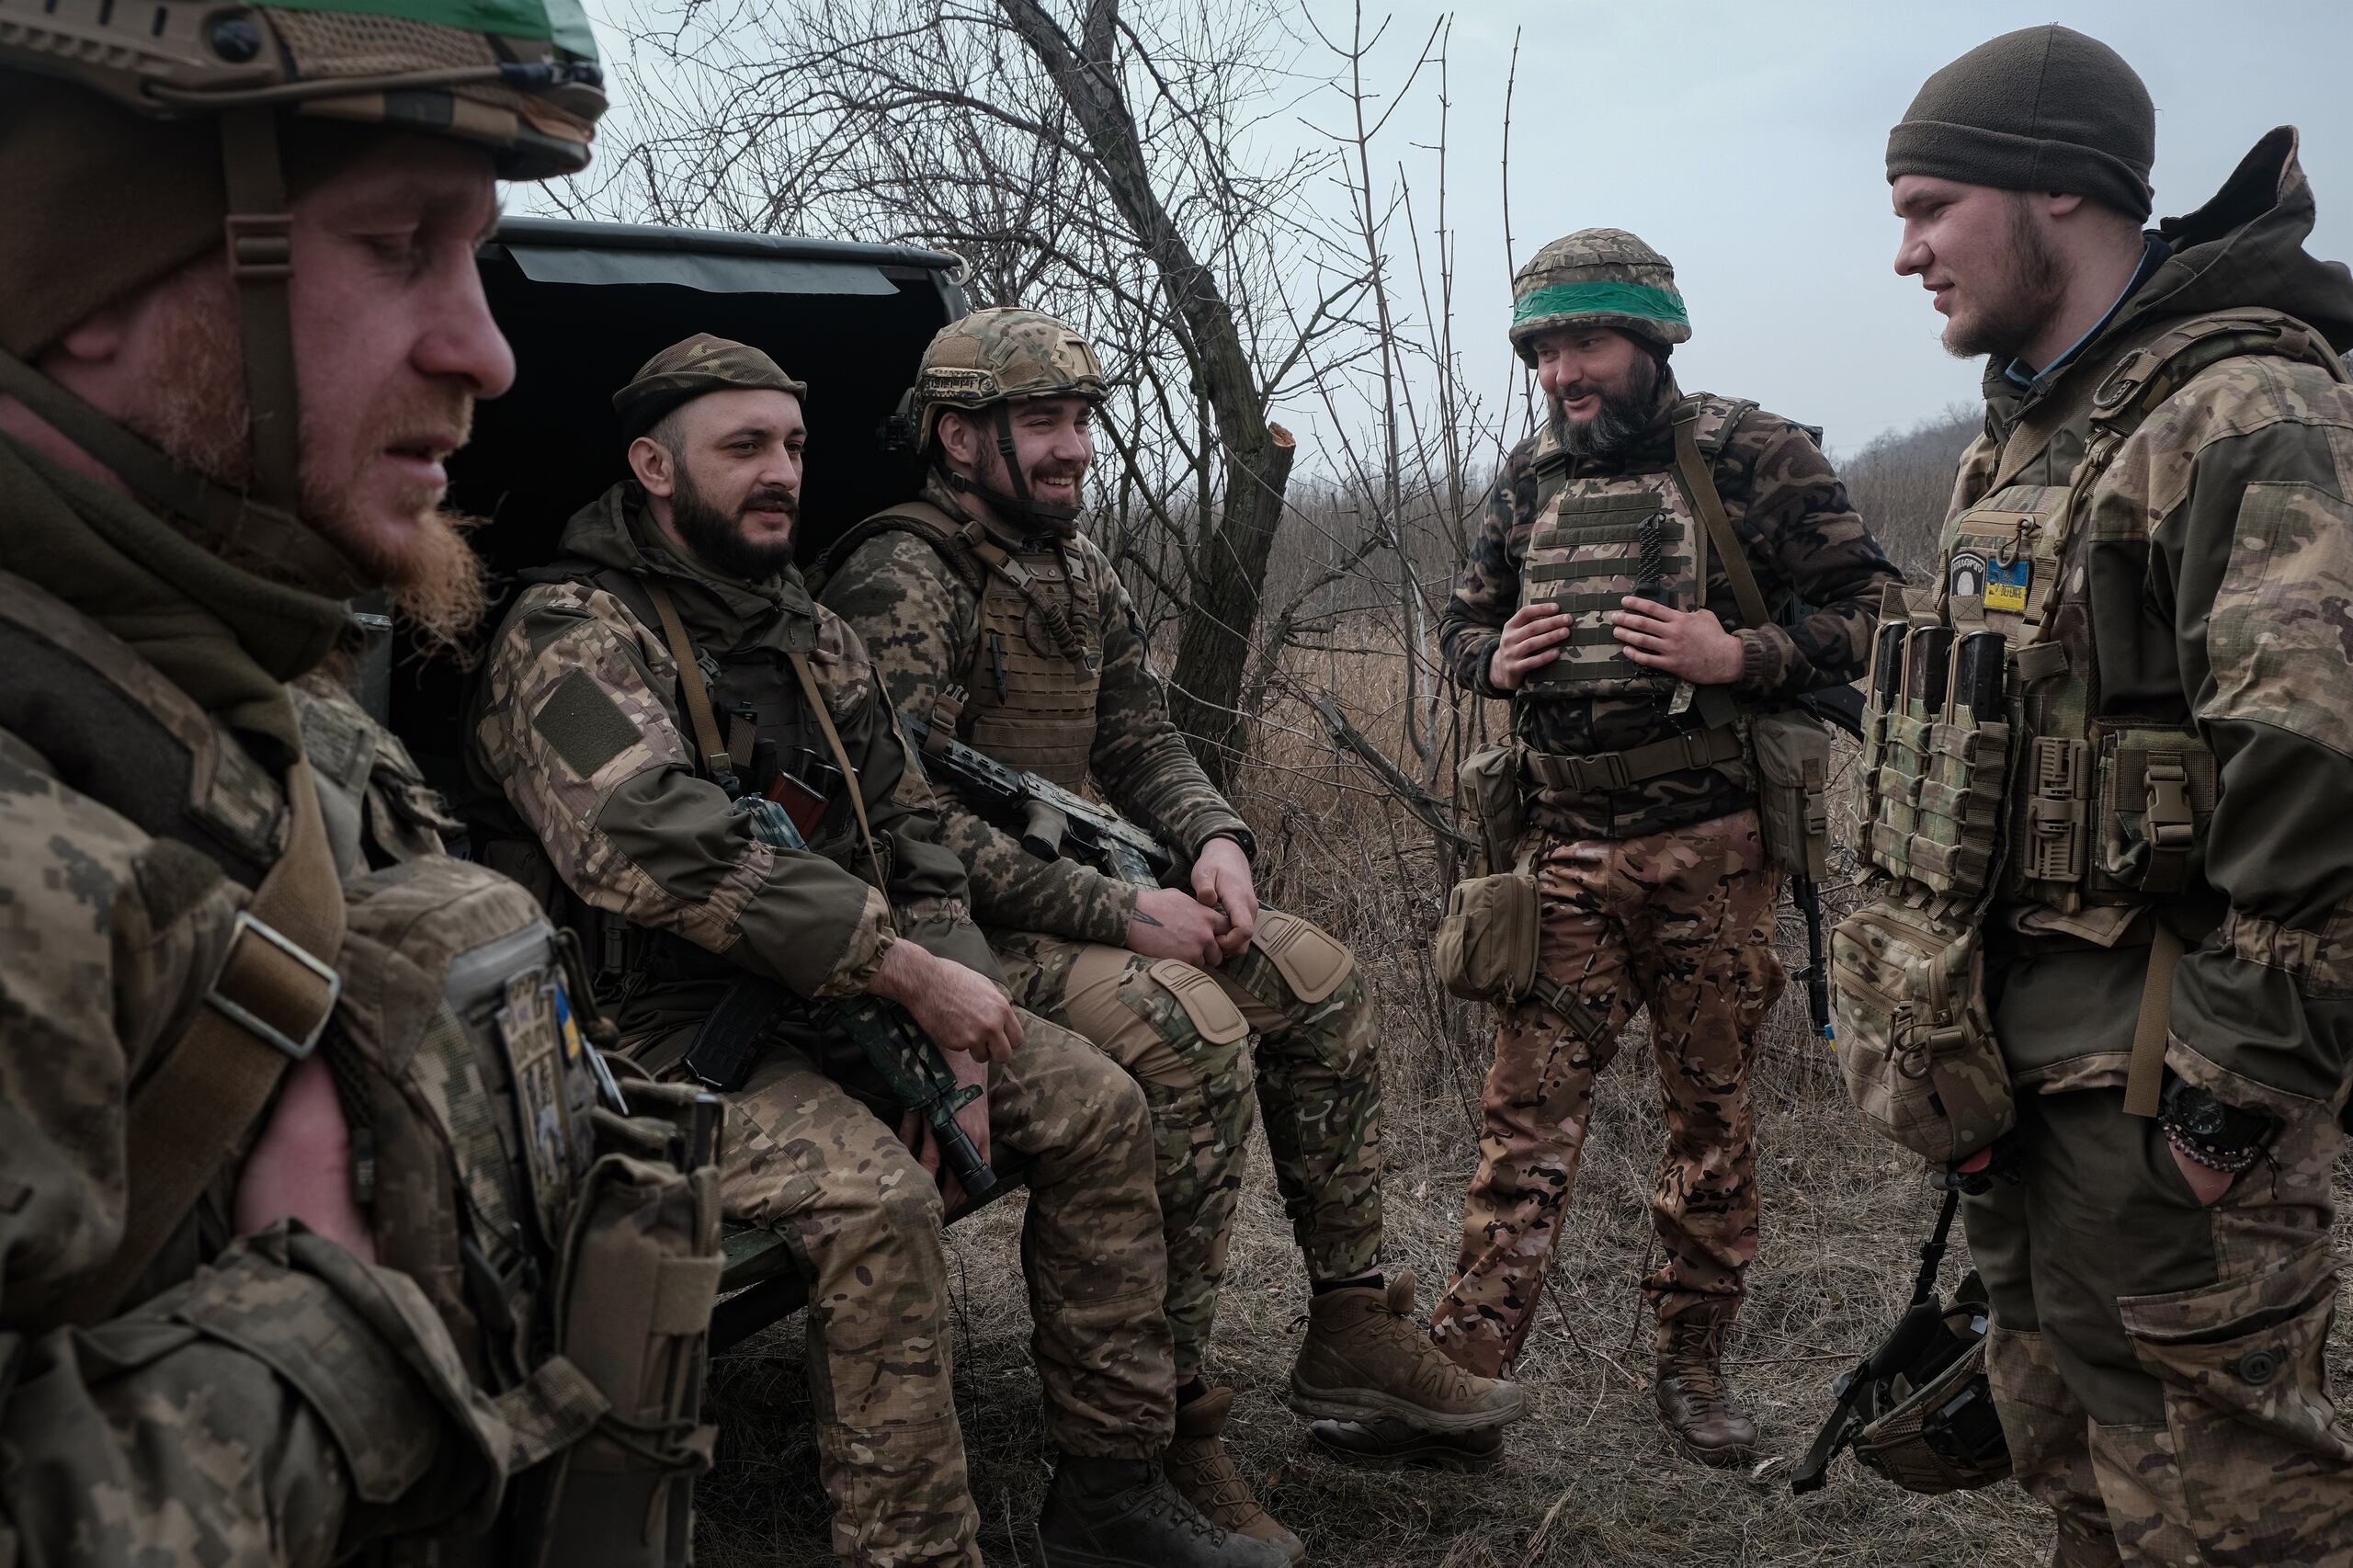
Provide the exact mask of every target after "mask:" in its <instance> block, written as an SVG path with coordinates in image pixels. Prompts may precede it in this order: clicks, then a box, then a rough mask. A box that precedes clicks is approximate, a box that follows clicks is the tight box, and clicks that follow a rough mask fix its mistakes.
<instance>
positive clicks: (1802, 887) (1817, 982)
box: [1790, 686, 1863, 1042]
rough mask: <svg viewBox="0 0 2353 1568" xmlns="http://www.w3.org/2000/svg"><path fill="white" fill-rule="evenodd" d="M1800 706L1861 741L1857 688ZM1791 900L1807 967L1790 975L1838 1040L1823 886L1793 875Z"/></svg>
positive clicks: (1820, 1028)
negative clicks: (1824, 936)
mask: <svg viewBox="0 0 2353 1568" xmlns="http://www.w3.org/2000/svg"><path fill="white" fill-rule="evenodd" d="M1798 706H1800V707H1801V708H1803V709H1805V710H1807V711H1808V712H1810V713H1812V714H1813V716H1814V717H1815V718H1817V719H1820V720H1823V721H1824V722H1826V723H1829V724H1832V725H1834V726H1836V728H1838V729H1841V730H1844V731H1846V732H1847V733H1848V734H1850V735H1852V736H1854V737H1855V739H1857V740H1861V739H1862V738H1863V694H1862V693H1861V692H1860V691H1859V690H1857V689H1856V688H1855V687H1851V686H1833V687H1824V688H1823V689H1822V690H1820V691H1809V692H1807V693H1806V694H1805V695H1804V696H1802V697H1801V698H1799V699H1798ZM1790 903H1792V904H1794V905H1796V907H1797V912H1798V914H1799V915H1802V916H1803V917H1804V919H1805V967H1804V968H1803V969H1802V970H1800V971H1798V972H1797V973H1796V974H1794V975H1792V976H1790V978H1791V979H1793V980H1800V981H1803V982H1804V983H1805V1010H1806V1014H1807V1016H1808V1017H1811V1018H1812V1019H1813V1028H1814V1032H1815V1033H1817V1034H1819V1035H1821V1036H1822V1038H1823V1039H1824V1040H1831V1041H1833V1042H1835V1041H1836V1040H1837V1038H1838V1031H1837V1029H1836V1027H1835V1026H1834V1025H1833V1024H1832V1023H1831V1021H1830V962H1829V957H1828V955H1827V953H1825V952H1824V945H1823V940H1822V888H1821V886H1820V884H1818V883H1816V882H1815V881H1814V880H1813V878H1812V877H1791V878H1790Z"/></svg>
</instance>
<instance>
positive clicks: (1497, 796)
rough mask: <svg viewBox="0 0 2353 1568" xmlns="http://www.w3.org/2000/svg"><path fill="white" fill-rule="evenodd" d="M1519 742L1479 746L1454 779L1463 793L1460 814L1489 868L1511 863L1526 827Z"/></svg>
mask: <svg viewBox="0 0 2353 1568" xmlns="http://www.w3.org/2000/svg"><path fill="white" fill-rule="evenodd" d="M1521 749H1522V748H1521V746H1520V744H1519V743H1518V741H1498V742H1496V743H1495V744H1492V745H1483V746H1481V747H1480V748H1479V749H1478V750H1477V751H1474V752H1472V754H1471V755H1470V756H1466V757H1464V758H1463V759H1462V765H1461V767H1459V768H1458V769H1456V771H1455V780H1456V782H1457V783H1458V784H1459V785H1460V786H1461V790H1462V811H1463V814H1464V815H1466V816H1468V817H1469V818H1470V819H1471V821H1472V827H1473V829H1474V830H1475V832H1476V835H1477V837H1478V841H1479V846H1480V850H1481V852H1482V853H1483V855H1484V857H1485V863H1486V867H1487V869H1490V870H1492V869H1495V867H1497V866H1508V865H1510V864H1511V863H1512V858H1513V853H1514V851H1515V849H1516V848H1517V847H1518V844H1519V835H1520V833H1521V831H1522V830H1523V829H1524V827H1525V826H1526V824H1527V814H1526V807H1525V805H1524V804H1523V801H1524V797H1523V796H1522V795H1521V793H1520V788H1519V758H1520V752H1521Z"/></svg>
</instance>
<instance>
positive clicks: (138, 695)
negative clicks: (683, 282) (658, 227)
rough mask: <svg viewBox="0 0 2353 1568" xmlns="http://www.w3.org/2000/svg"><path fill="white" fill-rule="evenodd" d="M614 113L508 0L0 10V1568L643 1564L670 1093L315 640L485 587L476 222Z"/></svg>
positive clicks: (661, 1457)
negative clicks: (465, 497) (1, 1368)
mask: <svg viewBox="0 0 2353 1568" xmlns="http://www.w3.org/2000/svg"><path fill="white" fill-rule="evenodd" d="M601 108H603V98H602V97H601V95H600V94H599V93H598V92H597V88H596V85H595V54H594V49H593V45H592V44H591V43H590V41H589V40H588V38H587V34H586V29H585V27H583V26H582V25H580V23H579V22H578V19H577V16H576V14H575V13H572V12H570V11H569V10H565V11H563V12H556V11H552V10H550V9H547V8H543V7H541V6H537V5H535V4H533V3H531V0H519V3H515V4H500V5H497V6H487V5H485V6H473V5H471V4H467V3H465V0H335V4H333V5H332V6H311V5H306V4H302V3H301V0H296V3H295V4H291V5H288V6H259V7H254V8H250V9H248V8H242V7H237V6H215V5H210V4H199V3H195V0H156V3H154V4H149V5H143V6H137V7H130V6H113V5H109V4H106V3H104V0H58V3H57V4H54V5H49V6H42V7H39V8H36V9H35V10H33V11H29V12H26V13H24V14H21V15H19V14H18V13H17V11H16V10H15V9H11V11H10V12H9V14H8V16H7V18H6V20H5V21H0V205H5V207H6V210H7V211H8V213H9V215H10V218H11V222H9V223H7V224H6V226H5V230H0V297H5V298H6V300H7V301H8V308H7V310H6V312H0V318H4V319H0V670H5V671H6V675H5V676H0V843H5V845H6V846H7V847H6V852H5V853H0V906H5V907H6V908H7V909H8V910H9V911H10V912H11V915H10V922H11V934H10V937H9V938H8V940H7V941H6V942H5V943H0V993H5V994H6V996H7V998H8V1005H7V1006H6V1009H0V1085H5V1088H0V1192H6V1193H8V1194H10V1195H12V1197H11V1199H10V1200H9V1201H8V1202H6V1203H5V1204H0V1256H6V1258H7V1259H8V1262H7V1266H6V1270H7V1286H6V1301H5V1304H0V1364H5V1365H6V1367H7V1368H8V1369H9V1372H8V1375H7V1376H6V1379H5V1380H0V1452H6V1454H7V1455H8V1456H9V1461H8V1463H7V1464H6V1465H5V1466H0V1560H6V1561H9V1562H28V1563H31V1562H64V1561H69V1560H70V1561H74V1562H92V1563H98V1564H129V1563H134V1562H136V1563H153V1562H172V1563H190V1564H194V1563H231V1562H234V1563H246V1562H254V1563H259V1562H289V1563H324V1562H333V1561H342V1560H346V1559H349V1558H352V1557H355V1556H360V1555H365V1556H368V1557H369V1558H371V1559H373V1558H385V1559H396V1560H402V1561H408V1560H418V1561H422V1560H424V1559H426V1557H428V1556H429V1557H430V1558H431V1559H432V1560H434V1561H437V1562H451V1563H472V1562H481V1563H490V1562H512V1561H517V1560H531V1561H560V1562H584V1563H590V1564H608V1565H620V1564H628V1565H631V1568H657V1565H664V1564H673V1563H683V1562H685V1560H686V1557H687V1552H688V1543H689V1541H690V1540H691V1533H692V1517H691V1507H690V1506H689V1505H690V1496H691V1485H692V1482H693V1478H694V1476H695V1474H696V1473H697V1472H698V1471H699V1469H700V1468H701V1467H702V1465H703V1463H704V1462H705V1458H704V1456H706V1455H707V1454H708V1452H709V1449H708V1446H707V1445H708V1442H709V1434H708V1431H707V1429H702V1428H699V1426H698V1410H699V1389H700V1384H701V1365H702V1360H703V1357H702V1337H703V1333H704V1330H705V1327H706V1325H707V1323H708V1319H709V1312H710V1301H711V1295H712V1286H713V1284H714V1282H715V1279H716V1274H717V1266H718V1257H717V1253H718V1224H719V1215H718V1206H717V1202H716V1198H715V1193H714V1192H713V1190H712V1185H711V1173H710V1170H709V1168H708V1155H707V1153H703V1152H702V1151H701V1150H700V1148H699V1144H700V1143H701V1142H706V1141H707V1140H703V1139H698V1138H696V1137H694V1136H693V1135H692V1133H693V1130H694V1129H695V1128H696V1127H698V1126H700V1127H703V1128H704V1129H705V1131H708V1123H707V1121H706V1120H704V1119H699V1117H698V1116H697V1114H696V1113H695V1112H694V1110H693V1109H692V1108H691V1106H690V1104H689V1098H690V1096H677V1095H675V1094H670V1093H667V1092H665V1091H662V1090H659V1089H657V1088H654V1087H653V1086H650V1085H632V1088H631V1093H630V1095H629V1096H628V1097H627V1099H626V1100H624V1099H623V1097H622V1096H621V1094H620V1089H619V1087H618V1085H615V1084H614V1083H613V1082H612V1080H611V1079H610V1078H609V1077H607V1076H604V1075H602V1074H599V1072H598V1071H597V1046H598V1044H599V1043H601V1042H602V1041H603V1040H606V1039H607V1038H608V1037H607V1036H606V1035H605V1033H604V1029H603V1028H602V1025H601V1021H600V1020H599V1019H598V1017H597V1014H596V1012H595V1009H594V1007H593V1006H592V1005H591V1004H590V1001H589V997H588V995H587V993H586V992H585V989H584V988H582V987H581V986H580V985H579V984H578V983H576V980H577V971H576V968H575V966H574V965H573V964H572V962H571V961H570V960H569V959H568V957H567V952H568V949H567V948H566V946H565V944H564V943H563V941H562V940H561V939H560V938H559V937H558V935H557V933H556V932H555V930H554V928H553V927H552V926H551V924H550V923H549V922H548V920H547V919H546V917H545V915H544V914H543V913H542V912H541V911H540V907H539V905H538V904H537V903H536V902H535V901H534V900H533V899H532V898H531V897H530V896H529V894H528V893H526V892H524V890H523V889H521V888H520V887H518V886H517V885H516V884H515V883H513V882H511V881H507V880H506V879H505V878H503V877H500V876H497V875H495V874H494V873H492V872H490V871H487V870H484V869H481V868H479V867H477V866H474V865H472V864H470V863H469V862H467V861H465V860H462V859H460V858H455V857H452V856H450V855H448V854H446V853H445V852H444V851H443V848H442V841H443V835H445V834H448V833H451V832H454V831H455V829H456V824H454V823H451V822H450V821H449V819H448V818H447V817H446V816H445V814H444V813H443V812H442V810H441V808H440V806H439V803H438V798H437V797H436V796H435V795H434V793H433V791H432V790H430V789H428V788H427V787H426V784H425V782H424V779H423V778H422V776H421V775H420V773H419V772H418V769H417V767H416V765H415V762H414V761H413V760H412V759H411V758H410V757H409V756H408V755H407V753H406V752H405V751H404V749H403V747H402V746H401V744H399V742H397V741H396V740H394V739H393V738H392V736H391V735H390V734H388V733H385V732H384V731H383V730H382V729H381V728H380V727H379V726H378V725H377V724H376V723H375V722H373V721H372V720H370V719H369V717H368V716H367V715H366V714H364V713H363V712H361V711H360V710H359V709H358V707H357V705H356V704H354V703H353V702H352V701H351V699H349V697H348V696H347V694H346V692H345V691H344V689H343V687H342V685H341V683H340V681H339V680H338V679H337V678H335V675H334V673H333V666H334V663H335V661H338V660H347V659H348V658H349V657H350V656H351V655H352V654H353V653H355V651H356V647H357V644H358V638H359V632H358V626H357V623H356V622H355V620H354V619H353V618H352V617H351V616H350V614H349V613H348V611H347V605H346V603H345V602H344V601H345V600H346V598H347V597H348V596H349V595H351V594H353V593H355V592H357V591H359V590H361V589H369V588H387V589H389V590H390V591H391V593H392V597H393V599H394V602H395V603H396V604H397V605H399V606H400V607H402V608H404V609H405V610H406V611H407V612H408V613H409V616H410V619H411V620H412V622H413V623H414V624H415V625H416V626H417V627H419V628H420V629H421V630H424V631H428V632H436V633H439V634H442V635H453V634H456V633H457V632H459V631H462V630H463V629H464V628H465V627H466V626H467V625H468V624H469V623H470V621H471V620H472V617H473V614H474V612H475V611H476V610H477V609H478V608H479V605H480V602H481V600H480V593H481V589H480V585H479V580H478V578H479V572H478V567H477V564H476V562H474V560H473V558H472V554H471V553H470V552H469V551H467V550H466V548H465V544H464V540H463V538H462V536H461V534H460V531H459V530H458V529H457V528H455V527H454V526H453V525H452V524H451V522H450V521H449V519H448V518H446V517H442V516H441V515H440V512H439V503H440V500H441V494H442V490H443V487H444V483H445V480H446V476H445V474H444V473H443V470H442V463H443V460H445V459H446V458H447V457H448V456H449V452H450V451H451V450H453V449H455V448H456V447H458V446H459V445H460V444H461V443H462V442H463V441H464V439H465V437H466V435H467V431H468V427H469V425H470V423H471V419H472V403H473V401H474V399H476V398H478V397H493V396H496V395H498V394H499V393H501V392H504V391H506V388H507V386H508V385H509V383H510V382H511V381H512V380H513V379H514V374H515V368H514V361H513V356H512V354H511V352H510V351H509V349H508V347H507V345H506V341H505V339H504V338H503V337H502V336H501V335H499V333H498V330H497V328H496V326H495V325H494V324H493V322H492V321H491V318H490V314H489V310H488V306H487V302H486V301H485V300H484V298H483V289H482V284H481V280H480V276H479V273H478V271H477V270H476V266H475V259H474V253H475V251H476V249H477V247H478V245H479V243H480V240H481V238H482V236H483V233H485V232H486V231H487V229H488V228H489V226H490V225H491V224H492V222H494V218H495V214H496V181H497V179H498V178H499V177H501V176H506V177H513V178H537V177H540V176H546V175H549V174H552V173H558V172H564V171H569V170H572V169H576V168H578V167H580V166H581V165H583V164H585V161H586V158H587V152H588V142H589V137H590V134H591V127H592V124H593V122H594V120H595V119H596V117H597V113H598V111H599V110H601ZM298 404H299V406H298ZM674 1146H675V1147H676V1148H678V1149H680V1150H681V1151H682V1152H683V1153H682V1158H681V1160H680V1162H679V1163H678V1164H676V1165H674V1164H673V1163H672V1162H671V1160H670V1159H669V1158H668V1157H667V1156H666V1155H665V1153H664V1151H665V1150H668V1149H670V1148H672V1147H674Z"/></svg>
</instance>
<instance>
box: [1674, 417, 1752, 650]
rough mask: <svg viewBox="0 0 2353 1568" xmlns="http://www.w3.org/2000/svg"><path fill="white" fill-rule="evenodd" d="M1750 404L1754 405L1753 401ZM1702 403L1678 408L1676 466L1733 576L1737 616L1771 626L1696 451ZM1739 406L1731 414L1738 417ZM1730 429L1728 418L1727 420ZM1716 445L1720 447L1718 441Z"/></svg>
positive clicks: (1702, 575) (1711, 473) (1702, 577)
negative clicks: (1738, 611) (1738, 613)
mask: <svg viewBox="0 0 2353 1568" xmlns="http://www.w3.org/2000/svg"><path fill="white" fill-rule="evenodd" d="M1751 406H1754V405H1753V404H1752V405H1751ZM1702 407H1703V405H1702V404H1701V403H1699V402H1698V401H1697V400H1695V401H1694V402H1693V403H1690V404H1689V405H1688V408H1687V409H1684V410H1679V411H1678V412H1677V415H1676V420H1675V466H1676V468H1677V471H1679V472H1681V474H1682V476H1683V489H1684V492H1685V493H1686V494H1688V495H1689V496H1690V497H1691V505H1692V506H1694V507H1696V508H1698V510H1699V520H1700V521H1701V522H1703V523H1705V524H1706V525H1707V527H1708V537H1709V538H1710V539H1711V540H1713V541H1714V542H1715V547H1716V553H1717V554H1718V555H1719V556H1721V557H1722V558H1723V563H1724V575H1725V576H1726V577H1728V578H1730V579H1731V580H1732V597H1733V600H1734V601H1735V602H1736V603H1738V604H1739V606H1740V618H1741V619H1742V620H1744V621H1745V622H1747V623H1748V624H1749V625H1750V626H1753V627H1764V626H1770V625H1771V624H1772V623H1773V617H1772V614H1771V612H1770V611H1768V609H1767V608H1765V596H1764V594H1763V593H1762V592H1760V591H1759V590H1758V588H1757V586H1756V574H1755V573H1754V572H1751V571H1750V570H1749V569H1748V553H1747V551H1744V550H1743V549H1742V548H1741V545H1740V536H1739V535H1738V534H1735V533H1734V532H1733V528H1732V519H1731V518H1729V517H1725V516H1724V502H1723V497H1722V495H1720V494H1717V492H1716V475H1715V470H1714V467H1713V465H1712V464H1711V463H1710V462H1709V461H1708V460H1707V459H1706V458H1704V457H1702V456H1701V455H1700V452H1699V415H1700V412H1701V409H1702ZM1740 413H1745V409H1743V410H1740V411H1739V412H1736V413H1734V415H1733V418H1734V419H1737V418H1738V417H1739V414H1740ZM1725 427H1726V429H1727V430H1729V429H1730V422H1727V424H1726V426H1725ZM1718 449H1719V450H1721V449H1722V446H1721V442H1720V443H1719V444H1718ZM1696 571H1697V573H1698V576H1699V593H1700V595H1701V597H1705V596H1706V594H1707V591H1708V589H1707V563H1706V560H1705V557H1704V556H1702V558H1701V560H1700V562H1699V566H1698V567H1697V568H1696Z"/></svg>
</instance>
